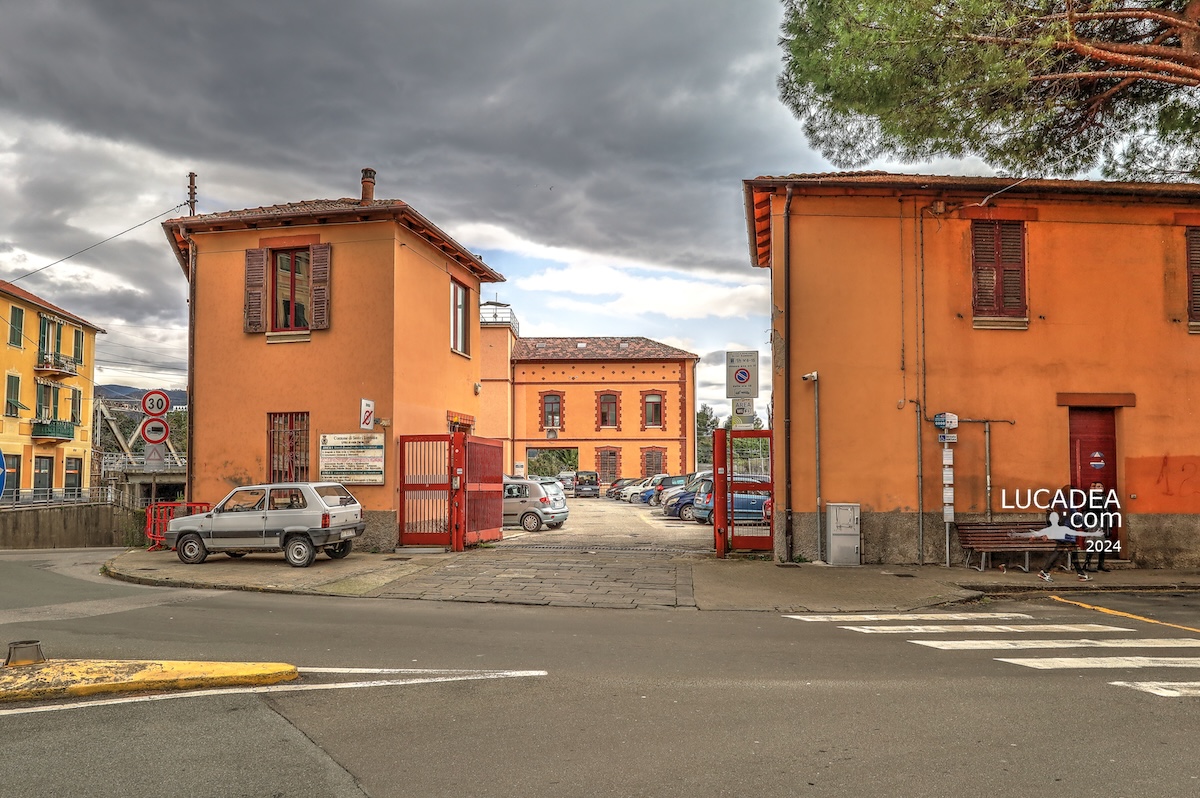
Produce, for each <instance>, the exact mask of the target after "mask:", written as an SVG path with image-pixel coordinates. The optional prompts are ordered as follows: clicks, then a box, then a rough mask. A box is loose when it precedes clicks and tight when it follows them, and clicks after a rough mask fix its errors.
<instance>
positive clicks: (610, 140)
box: [0, 0, 830, 415]
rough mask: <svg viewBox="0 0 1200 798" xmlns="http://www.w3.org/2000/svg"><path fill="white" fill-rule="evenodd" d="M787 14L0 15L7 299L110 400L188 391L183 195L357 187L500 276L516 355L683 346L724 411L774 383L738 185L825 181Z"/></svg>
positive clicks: (224, 202) (241, 203)
mask: <svg viewBox="0 0 1200 798" xmlns="http://www.w3.org/2000/svg"><path fill="white" fill-rule="evenodd" d="M782 15H783V12H782V5H781V3H780V2H779V1H778V0H605V2H595V0H503V2H496V0H341V2H328V0H287V1H286V2H284V1H283V0H277V1H276V2H254V3H250V2H246V1H245V0H205V2H202V3H195V2H187V3H185V2H181V1H180V0H155V2H144V1H142V0H107V1H104V0H38V1H37V2H28V0H0V20H3V22H2V24H0V278H3V279H5V280H10V281H11V280H17V281H18V282H17V285H19V286H22V287H24V288H26V289H27V290H30V291H33V292H34V293H36V294H39V295H41V296H42V297H44V298H46V299H48V300H50V301H51V302H54V303H55V304H58V305H60V306H62V307H63V308H65V309H67V310H70V311H71V312H73V313H76V314H77V315H80V316H83V317H84V318H86V319H88V320H89V321H92V322H94V323H96V324H97V325H98V326H100V327H103V328H104V329H106V330H107V333H108V334H107V335H105V336H101V338H100V345H99V355H98V357H97V364H98V370H97V382H99V383H112V382H119V383H125V384H130V385H137V386H141V387H182V386H183V385H184V384H185V378H186V348H185V340H186V303H185V296H186V291H185V284H184V280H183V276H182V273H181V271H180V269H179V266H178V264H177V263H176V261H175V259H174V257H173V256H172V255H171V252H170V250H169V248H168V246H167V243H166V239H165V237H164V235H163V233H162V230H161V227H160V226H159V222H160V221H161V220H162V219H164V218H168V217H169V216H175V215H182V213H183V211H181V210H179V209H178V208H177V206H178V205H179V203H181V202H183V201H184V200H185V199H186V182H187V178H186V175H187V173H188V172H190V171H194V172H196V173H197V174H198V175H199V178H198V185H199V208H198V210H199V211H200V212H201V213H206V212H211V211H220V210H229V209H239V208H246V207H255V206H259V205H268V204H274V203H280V202H290V201H296V200H303V199H317V198H336V197H346V196H357V194H358V192H359V174H360V169H361V168H362V167H364V166H370V167H372V168H374V169H376V170H378V178H377V181H378V183H377V187H376V197H378V198H388V199H393V198H394V199H400V200H404V201H406V202H409V203H411V204H412V205H413V206H414V207H415V208H416V209H417V210H418V211H419V212H421V213H422V214H424V215H425V216H426V217H428V218H429V219H430V220H432V221H433V222H434V223H435V224H437V225H439V226H440V227H441V228H442V229H444V230H446V231H447V232H448V233H450V234H451V235H452V236H454V237H455V238H456V239H458V240H459V241H460V242H462V243H463V244H464V245H465V246H466V247H467V248H469V249H471V250H472V251H474V252H478V253H481V254H482V255H483V256H484V259H485V260H486V261H487V262H488V263H489V264H490V265H492V266H493V267H494V268H496V269H498V270H499V271H501V272H502V273H503V274H504V275H505V276H506V277H507V278H508V281H507V282H505V283H500V284H496V285H492V286H486V287H485V293H484V299H499V300H500V301H502V302H507V303H510V304H511V305H512V306H513V310H514V311H515V313H516V314H517V316H518V318H519V319H520V323H521V332H522V334H523V335H530V336H533V335H645V336H648V337H650V338H654V339H657V340H660V341H664V342H667V343H670V344H672V345H675V346H679V347H682V348H684V349H687V350H689V351H692V352H695V353H696V354H698V355H701V356H703V360H702V361H701V363H702V366H701V371H700V399H701V401H704V402H708V403H709V404H711V405H713V406H714V407H715V408H717V409H718V411H719V412H721V413H728V400H726V399H725V398H724V394H725V392H724V367H723V352H724V350H726V349H756V350H759V351H761V352H762V353H763V355H764V360H763V364H762V366H763V371H762V373H763V375H764V377H765V375H766V374H767V373H768V371H767V369H768V367H769V364H768V363H767V361H766V360H765V356H766V355H767V354H768V353H769V347H768V345H767V337H768V332H767V331H768V326H769V321H768V300H767V281H768V275H767V274H766V273H765V272H762V271H760V270H757V269H753V268H751V267H750V265H749V248H748V242H747V238H746V225H745V219H744V216H743V208H742V195H741V180H742V179H744V178H748V177H755V176H758V175H763V174H786V173H791V172H804V171H821V170H826V169H829V168H830V166H829V165H828V164H827V163H825V162H824V161H822V160H821V159H820V158H819V157H818V156H816V155H815V154H813V153H812V152H810V151H809V150H808V149H807V148H806V146H805V142H804V138H803V136H802V134H801V130H800V126H799V124H798V123H797V122H796V121H795V120H794V119H793V118H792V117H791V115H790V113H789V112H788V111H787V110H786V109H785V108H784V107H783V106H782V105H781V104H780V103H779V101H778V99H777V96H776V88H775V80H776V76H777V75H778V73H779V67H780V49H779V46H778V38H779V25H780V22H781V20H782ZM172 209H174V210H172ZM148 220H150V221H149V223H147V224H144V225H143V226H141V227H137V228H136V229H134V230H132V231H131V232H127V233H124V234H123V235H120V236H118V237H116V238H115V239H113V240H112V241H108V242H107V243H102V244H99V246H95V247H94V248H92V249H90V250H88V251H86V252H84V253H83V254H79V255H75V256H74V257H70V258H69V259H67V260H65V261H63V262H61V263H56V261H60V260H61V259H63V258H66V257H67V256H70V255H72V254H73V253H76V252H78V251H80V250H83V249H85V248H87V247H91V246H93V245H96V244H97V243H98V242H101V241H103V240H105V239H107V238H109V237H110V236H113V235H114V234H117V233H122V232H123V231H125V230H127V229H129V228H132V227H135V226H136V225H138V224H139V223H142V222H147V221H148ZM50 264H54V265H50ZM47 266H48V267H49V268H45V267H47ZM39 269H40V270H41V271H36V273H32V274H31V272H35V270H39ZM766 397H767V393H766V391H764V392H763V394H762V398H761V399H760V400H759V403H758V407H759V411H760V413H761V414H763V415H765V410H764V409H763V408H764V402H765V399H766Z"/></svg>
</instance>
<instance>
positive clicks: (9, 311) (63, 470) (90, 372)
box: [0, 281, 104, 504]
mask: <svg viewBox="0 0 1200 798" xmlns="http://www.w3.org/2000/svg"><path fill="white" fill-rule="evenodd" d="M0 308H4V314H5V315H4V318H5V319H6V320H7V325H6V326H7V342H6V344H7V345H6V346H5V347H4V375H5V376H4V379H5V389H4V415H3V421H2V423H0V452H3V454H4V470H5V480H4V492H3V497H2V499H0V501H3V502H4V503H6V504H7V503H19V502H26V501H50V500H58V499H78V498H83V497H85V496H86V495H87V491H88V489H89V488H90V487H91V473H92V415H93V414H92V408H93V397H94V394H95V392H94V387H95V381H94V375H95V365H96V335H97V334H99V333H103V332H104V330H102V329H100V328H99V327H97V326H96V325H94V324H92V323H91V322H88V321H86V320H84V319H81V318H80V317H78V316H76V315H74V314H72V313H69V312H67V311H65V310H63V309H62V308H59V307H56V306H55V305H52V304H50V303H49V302H47V301H45V300H44V299H42V298H40V297H38V296H35V295H34V294H31V293H29V292H28V291H26V290H24V289H22V288H18V287H17V286H15V285H13V284H12V283H7V282H4V281H0Z"/></svg>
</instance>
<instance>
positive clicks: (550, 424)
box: [479, 303, 699, 482]
mask: <svg viewBox="0 0 1200 798" xmlns="http://www.w3.org/2000/svg"><path fill="white" fill-rule="evenodd" d="M482 318H483V323H482V331H481V333H482V337H481V343H482V349H483V353H484V354H483V363H484V373H483V384H484V410H483V411H482V412H483V413H484V414H485V415H483V416H482V417H481V419H480V427H479V428H480V433H481V434H483V435H487V436H489V437H493V438H505V439H507V440H508V441H509V445H508V449H507V450H506V452H505V455H506V463H507V468H508V469H509V473H512V472H513V471H520V470H521V468H523V464H525V463H526V462H528V460H529V458H530V456H531V454H530V453H531V452H533V451H539V450H545V449H576V450H578V454H579V468H580V469H583V470H590V471H596V472H598V473H599V474H600V481H601V482H611V481H613V480H614V479H616V478H617V477H633V476H649V475H653V474H658V473H669V474H684V473H687V472H689V471H692V470H694V469H695V466H696V435H695V430H696V384H695V383H696V361H697V360H698V359H699V358H698V357H697V356H696V355H693V354H692V353H690V352H685V351H683V350H682V349H676V348H675V347H672V346H667V345H666V344H662V343H659V342H657V341H651V340H649V339H647V338H640V337H628V338H622V337H602V338H595V337H593V338H588V337H574V338H521V337H520V335H519V327H518V325H517V320H516V317H515V316H514V315H513V314H512V312H511V310H509V308H508V307H507V306H506V305H502V304H499V303H484V306H483V311H482ZM518 464H521V466H518ZM551 476H552V475H551Z"/></svg>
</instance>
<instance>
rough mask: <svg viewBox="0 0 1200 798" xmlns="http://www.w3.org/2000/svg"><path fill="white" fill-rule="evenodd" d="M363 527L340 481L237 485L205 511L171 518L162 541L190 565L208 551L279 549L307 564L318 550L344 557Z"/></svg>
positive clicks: (240, 554) (237, 554)
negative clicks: (238, 486) (239, 486)
mask: <svg viewBox="0 0 1200 798" xmlns="http://www.w3.org/2000/svg"><path fill="white" fill-rule="evenodd" d="M366 528H367V524H366V521H364V520H363V517H362V506H361V505H360V504H359V503H358V499H356V498H354V496H353V495H352V494H351V493H350V491H348V490H346V487H345V486H344V485H342V484H340V483H337V482H279V483H275V484H271V485H247V486H245V487H241V488H235V489H234V490H233V491H232V492H231V493H230V494H229V495H228V496H226V497H225V498H224V499H222V500H221V501H220V502H219V503H218V504H217V505H216V506H215V507H213V509H212V510H211V511H209V512H207V513H197V514H195V515H188V516H184V517H182V518H173V519H171V521H170V522H169V523H168V524H167V531H166V539H165V540H164V541H163V545H164V546H165V547H167V548H171V549H175V552H176V553H177V554H178V555H179V559H180V560H181V561H183V562H185V563H188V564H189V565H195V564H198V563H202V562H204V560H205V559H206V558H207V557H208V555H209V553H210V552H224V553H225V554H227V555H229V556H230V557H243V556H245V555H247V554H250V553H253V552H263V551H282V552H283V556H284V558H285V559H286V560H287V561H288V564H289V565H293V566H295V567H297V568H305V567H307V566H309V565H311V564H312V561H313V559H314V558H315V557H316V556H317V549H324V551H325V553H326V554H328V555H329V556H330V557H332V558H333V559H335V560H340V559H341V558H343V557H345V556H346V555H347V554H349V553H350V549H351V548H352V546H353V540H354V538H356V537H358V536H359V535H361V534H362V533H363V532H364V531H365V530H366Z"/></svg>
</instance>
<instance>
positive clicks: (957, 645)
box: [908, 637, 1200, 651]
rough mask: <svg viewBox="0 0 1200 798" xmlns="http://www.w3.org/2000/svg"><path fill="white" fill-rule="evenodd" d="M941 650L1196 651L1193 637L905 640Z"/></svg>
mask: <svg viewBox="0 0 1200 798" xmlns="http://www.w3.org/2000/svg"><path fill="white" fill-rule="evenodd" d="M908 642H910V643H916V644H917V645H918V646H928V647H929V648H936V649H940V650H942V651H990V650H999V649H1025V648H1200V640H1198V639H1196V638H1194V637H1153V638H1142V639H1137V638H1114V639H1112V640H1086V639H1084V640H909V641H908Z"/></svg>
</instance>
